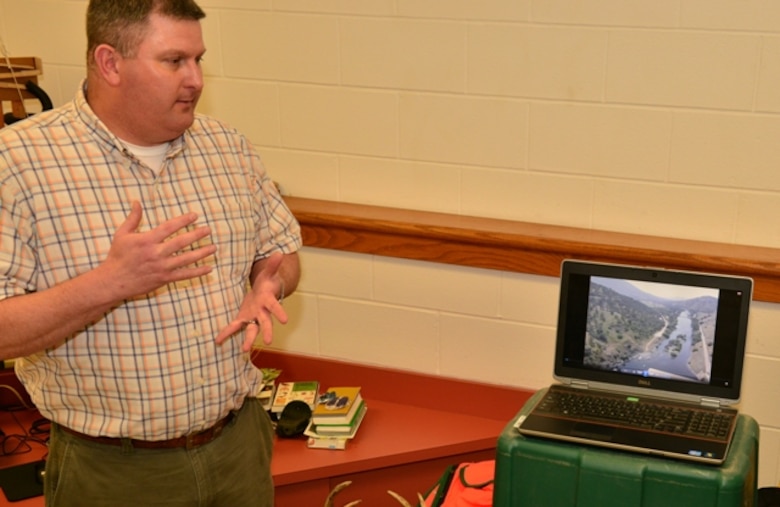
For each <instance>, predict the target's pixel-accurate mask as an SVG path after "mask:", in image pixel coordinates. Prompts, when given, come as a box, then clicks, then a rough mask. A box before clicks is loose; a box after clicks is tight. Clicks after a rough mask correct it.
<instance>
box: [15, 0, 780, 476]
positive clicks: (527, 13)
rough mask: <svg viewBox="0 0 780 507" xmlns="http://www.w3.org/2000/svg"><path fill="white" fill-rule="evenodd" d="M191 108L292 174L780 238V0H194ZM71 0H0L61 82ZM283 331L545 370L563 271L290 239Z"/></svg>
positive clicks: (718, 235)
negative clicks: (197, 17)
mask: <svg viewBox="0 0 780 507" xmlns="http://www.w3.org/2000/svg"><path fill="white" fill-rule="evenodd" d="M201 4H202V5H203V6H204V8H205V9H206V10H207V13H208V17H207V18H206V20H205V22H204V34H205V38H206V42H207V46H208V53H207V54H206V57H205V62H204V70H205V72H206V73H207V81H206V86H207V89H206V92H205V94H204V97H203V99H202V101H201V106H200V110H201V112H204V113H208V114H213V115H215V116H219V117H220V118H223V119H225V120H228V121H230V122H231V123H233V124H234V125H236V126H237V127H239V128H240V129H242V130H243V131H244V132H245V133H246V134H247V135H248V136H249V137H250V138H251V140H252V141H253V142H254V143H256V145H257V147H258V149H259V150H260V152H261V153H262V155H263V157H264V160H265V162H266V165H267V167H268V169H269V171H270V172H271V173H272V175H273V176H274V178H275V179H276V180H278V181H279V182H280V183H281V184H282V186H283V187H284V188H285V190H286V191H287V192H288V193H289V194H292V195H296V196H302V197H313V198H320V199H330V200H335V201H349V202H357V203H367V204H377V205H384V206H394V207H403V208H415V209H423V210H431V211H442V212H447V213H454V214H464V215H478V216H488V217H497V218H506V219H516V220H527V221H538V222H543V223H550V224H561V225H568V226H576V227H583V228H593V229H606V230H613V231H629V232H638V233H644V234H652V235H659V236H671V237H681V238H691V239H702V240H709V241H717V242H722V243H739V244H750V245H761V246H769V247H780V228H779V227H778V225H777V223H776V222H777V221H776V218H775V217H777V216H778V215H780V175H778V168H779V167H780V142H778V141H780V114H778V113H780V3H777V2H769V1H766V0H740V1H736V0H653V1H649V0H644V1H643V0H582V1H578V2H571V1H568V0H332V1H322V0H221V1H219V0H203V1H202V2H201ZM85 7H86V1H84V0H0V36H2V38H3V39H4V41H5V43H6V46H7V48H8V51H9V53H10V54H11V55H13V56H27V55H34V56H40V57H42V58H43V61H44V73H45V78H44V80H43V84H44V86H45V89H46V90H47V91H48V92H49V93H50V94H51V95H52V98H53V99H54V101H55V104H62V103H64V102H65V101H66V100H69V99H70V97H71V96H72V95H73V91H74V89H75V88H76V86H77V85H78V82H79V81H80V79H81V78H82V76H83V75H84V53H85V51H84V46H85V37H84V35H83V26H84V23H83V17H84V11H85ZM303 262H304V268H305V274H304V278H303V281H302V284H301V288H300V291H299V293H298V294H296V295H295V296H294V297H292V298H290V299H289V300H288V302H287V303H286V305H287V309H288V311H289V312H290V313H291V315H292V319H293V322H292V323H291V324H290V325H288V326H287V327H286V328H284V329H279V330H278V335H279V336H278V338H277V340H276V343H275V345H274V347H276V348H279V349H282V350H289V351H293V352H298V353H305V354H311V355H322V356H328V357H336V358H343V359H349V360H353V361H357V362H361V363H368V364H377V365H386V366H391V367H397V368H402V369H408V370H414V371H425V372H432V373H436V374H441V375H445V376H454V377H460V378H467V379H474V380H479V381H486V382H491V383H499V384H510V385H518V386H524V387H540V386H543V385H545V384H547V383H548V382H549V381H550V380H551V376H550V375H551V373H550V369H551V361H552V353H553V334H554V327H553V326H554V322H555V313H556V307H555V304H556V299H557V280H556V279H555V278H546V277H535V276H525V275H517V274H512V273H501V272H495V271H489V270H478V269H466V268H460V267H453V266H442V265H436V264H428V263H422V262H409V261H401V260H396V259H388V258H381V257H372V256H364V255H356V254H349V253H339V252H330V251H322V250H317V249H311V248H307V249H305V250H304V252H303ZM778 329H780V307H778V305H774V304H766V303H756V304H754V306H753V316H752V321H751V326H750V338H749V344H748V358H747V364H746V371H745V392H744V401H743V404H742V408H743V410H744V411H746V412H747V413H750V414H751V415H753V416H754V417H756V419H758V421H759V423H760V424H761V430H762V434H761V455H760V461H761V466H760V471H759V483H760V485H762V486H768V485H774V484H777V483H778V479H780V477H779V475H780V469H779V466H778V456H780V408H778V407H780V403H777V400H778V397H780V395H778V393H780V374H778V370H779V367H780V364H779V363H780V339H778V331H777V330H778Z"/></svg>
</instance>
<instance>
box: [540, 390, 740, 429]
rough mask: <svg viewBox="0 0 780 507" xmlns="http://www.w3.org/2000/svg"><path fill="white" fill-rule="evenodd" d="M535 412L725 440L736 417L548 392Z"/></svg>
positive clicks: (585, 394) (660, 404)
mask: <svg viewBox="0 0 780 507" xmlns="http://www.w3.org/2000/svg"><path fill="white" fill-rule="evenodd" d="M535 410H536V411H537V412H538V413H541V414H545V415H549V416H557V417H566V418H575V419H578V420H583V421H592V422H598V423H605V424H612V425H615V426H624V427H629V428H641V429H646V430H651V431H656V432H661V433H670V434H675V435H684V436H692V437H699V438H708V439H713V440H726V439H727V437H728V436H729V433H730V432H731V426H732V424H733V423H734V420H735V417H736V414H735V413H733V412H727V413H723V412H719V411H717V409H711V410H708V409H706V408H701V409H699V408H693V407H690V408H689V407H683V406H679V405H672V404H666V403H664V402H660V401H659V402H656V401H655V400H647V399H646V398H643V399H642V400H641V401H639V400H637V399H636V398H632V397H630V396H610V395H602V394H597V393H590V392H583V393H572V392H561V391H552V390H551V391H549V392H548V393H547V395H546V396H545V397H544V399H543V400H542V401H541V402H540V403H539V405H538V406H537V407H536V409H535Z"/></svg>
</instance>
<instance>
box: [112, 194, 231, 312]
mask: <svg viewBox="0 0 780 507" xmlns="http://www.w3.org/2000/svg"><path fill="white" fill-rule="evenodd" d="M142 217H143V209H142V208H141V204H140V203H139V202H138V201H133V203H132V209H131V211H130V214H129V215H128V216H127V219H126V220H125V221H124V222H123V223H122V225H121V226H120V227H119V228H118V229H117V231H116V233H115V234H114V239H113V241H112V243H111V249H110V250H109V252H108V257H107V258H106V260H105V261H104V262H103V264H102V265H101V268H102V269H107V270H109V272H110V273H111V275H112V276H111V279H112V284H114V287H115V288H116V290H118V291H120V292H121V294H122V295H123V296H122V297H121V299H126V298H130V297H135V296H140V295H143V294H148V293H149V292H152V291H155V290H157V289H159V288H160V287H162V286H164V285H166V284H169V283H173V282H178V281H181V280H187V279H190V278H197V277H200V276H203V275H206V274H208V273H209V272H211V270H212V269H213V266H212V265H208V264H206V265H195V264H196V263H198V262H199V261H201V260H203V259H205V258H206V257H209V256H210V255H213V254H214V253H215V252H216V251H217V247H216V246H215V245H213V244H209V245H205V246H197V243H198V242H200V241H201V240H203V239H204V238H207V237H209V236H210V235H211V229H210V228H209V227H206V226H203V227H193V228H192V230H187V229H188V228H189V227H190V226H191V225H192V224H194V223H195V222H196V221H197V218H198V216H197V215H196V214H195V213H187V214H184V215H181V216H178V217H175V218H172V219H170V220H168V221H166V222H163V223H162V224H160V225H158V226H157V227H155V228H154V229H151V230H149V231H145V232H138V226H139V225H140V223H141V218H142ZM193 245H195V246H193Z"/></svg>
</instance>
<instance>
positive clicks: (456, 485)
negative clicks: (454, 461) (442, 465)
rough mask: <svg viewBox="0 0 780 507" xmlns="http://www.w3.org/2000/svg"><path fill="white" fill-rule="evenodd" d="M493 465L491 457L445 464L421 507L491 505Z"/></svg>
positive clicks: (475, 506) (488, 506)
mask: <svg viewBox="0 0 780 507" xmlns="http://www.w3.org/2000/svg"><path fill="white" fill-rule="evenodd" d="M495 469H496V461H495V460H488V461H480V462H477V463H461V464H460V465H452V466H450V467H448V468H447V470H445V472H444V474H443V475H442V476H441V478H440V479H439V481H438V482H437V483H436V484H434V485H433V487H432V488H431V490H430V491H429V492H428V494H427V496H426V497H425V504H424V507H491V506H492V505H493V478H494V476H495Z"/></svg>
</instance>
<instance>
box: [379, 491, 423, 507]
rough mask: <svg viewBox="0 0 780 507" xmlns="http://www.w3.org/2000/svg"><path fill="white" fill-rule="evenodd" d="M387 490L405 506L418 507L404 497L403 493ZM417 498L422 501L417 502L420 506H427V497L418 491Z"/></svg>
mask: <svg viewBox="0 0 780 507" xmlns="http://www.w3.org/2000/svg"><path fill="white" fill-rule="evenodd" d="M387 492H388V493H389V494H390V496H392V497H393V498H395V499H396V500H398V502H399V503H400V504H401V505H402V506H403V507H417V506H413V505H412V504H410V503H409V502H407V501H406V499H405V498H404V497H402V496H401V495H399V494H398V493H396V492H395V491H391V490H389V489H388V490H387ZM417 500H418V501H419V502H420V503H419V504H417V505H418V506H419V507H425V498H423V496H422V495H421V494H420V493H417Z"/></svg>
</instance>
